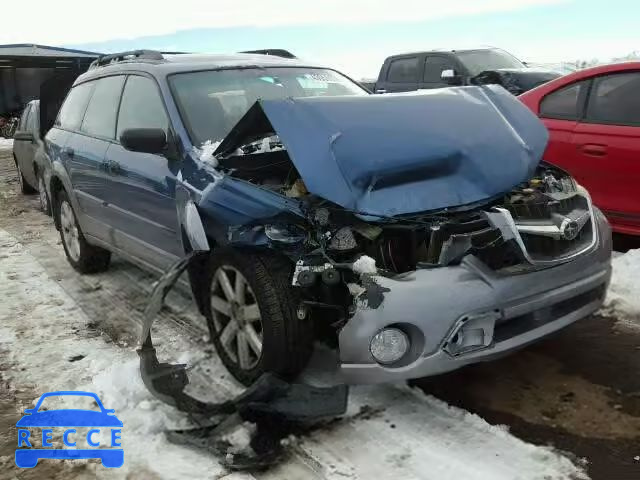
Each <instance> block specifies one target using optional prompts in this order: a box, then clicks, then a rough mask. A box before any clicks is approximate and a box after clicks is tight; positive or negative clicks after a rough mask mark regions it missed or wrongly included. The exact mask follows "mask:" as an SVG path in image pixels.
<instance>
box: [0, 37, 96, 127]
mask: <svg viewBox="0 0 640 480" xmlns="http://www.w3.org/2000/svg"><path fill="white" fill-rule="evenodd" d="M99 56H100V54H99V53H95V52H84V51H81V50H71V49H68V48H59V47H49V46H46V45H31V44H15V45H0V116H6V115H8V114H10V113H14V112H19V111H20V110H21V109H22V108H23V107H24V105H25V104H26V103H27V102H29V101H30V100H33V99H36V98H39V97H40V86H41V85H42V84H43V83H44V82H46V81H47V80H49V79H51V78H53V77H66V78H75V77H77V76H78V75H80V74H81V73H83V72H85V71H86V70H87V69H88V68H89V65H90V64H91V62H92V61H93V60H95V59H96V58H98V57H99Z"/></svg>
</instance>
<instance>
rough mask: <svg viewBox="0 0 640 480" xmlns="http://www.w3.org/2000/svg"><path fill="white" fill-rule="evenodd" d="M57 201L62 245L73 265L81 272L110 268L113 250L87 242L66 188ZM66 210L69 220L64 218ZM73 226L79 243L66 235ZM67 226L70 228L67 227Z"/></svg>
mask: <svg viewBox="0 0 640 480" xmlns="http://www.w3.org/2000/svg"><path fill="white" fill-rule="evenodd" d="M56 201H57V202H56V208H55V215H56V223H57V225H59V227H60V238H61V239H62V247H63V248H64V253H65V254H66V256H67V260H68V261H69V263H70V264H71V266H72V267H73V268H74V269H75V270H77V271H78V272H80V273H97V272H102V271H104V270H106V269H107V268H109V262H110V261H111V252H109V251H108V250H105V249H103V248H100V247H96V246H94V245H90V244H89V243H87V241H86V239H85V238H84V235H83V234H82V230H81V229H80V225H79V224H78V219H77V217H76V214H75V212H74V211H73V206H72V205H71V201H70V200H69V197H68V196H67V192H65V191H64V190H61V191H60V192H58V194H57V195H56ZM65 204H66V205H65ZM68 209H70V210H68ZM65 212H66V215H70V216H69V217H67V218H68V222H67V221H65V218H63V217H65ZM73 226H75V229H76V230H75V232H76V233H77V245H75V244H74V243H73V242H72V241H70V240H68V238H69V237H68V236H67V235H66V234H67V233H68V232H69V229H73ZM67 227H68V228H69V229H67ZM68 243H69V244H68Z"/></svg>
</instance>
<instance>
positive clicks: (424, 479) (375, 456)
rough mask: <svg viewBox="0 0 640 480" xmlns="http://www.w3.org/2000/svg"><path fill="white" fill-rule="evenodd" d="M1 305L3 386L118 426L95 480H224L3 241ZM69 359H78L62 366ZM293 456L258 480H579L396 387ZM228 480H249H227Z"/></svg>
mask: <svg viewBox="0 0 640 480" xmlns="http://www.w3.org/2000/svg"><path fill="white" fill-rule="evenodd" d="M0 298H2V299H3V301H2V303H0V348H1V349H7V350H9V354H8V356H6V358H4V360H5V361H6V362H9V363H13V364H15V365H16V368H12V369H11V370H10V371H8V372H7V373H8V375H9V378H8V379H7V380H8V381H9V383H10V384H11V385H13V386H14V387H16V386H22V387H25V386H29V385H31V386H34V387H35V388H36V389H37V394H38V395H39V394H41V393H43V392H45V391H52V390H83V389H84V390H88V391H93V392H95V393H97V394H98V395H99V397H100V398H101V399H102V401H103V403H104V405H105V407H106V408H114V409H115V410H116V415H117V416H118V418H120V419H121V420H122V421H123V423H124V428H123V433H122V438H123V448H124V451H125V464H124V466H123V468H121V469H118V470H105V469H103V468H102V467H101V466H100V465H97V464H94V465H91V467H94V471H95V474H96V476H98V477H99V478H107V477H108V478H125V477H126V478H142V477H138V476H137V475H136V474H141V475H147V477H153V478H163V479H165V478H166V479H172V478H204V477H205V476H206V477H207V478H218V477H217V476H218V475H223V474H224V471H223V469H222V468H221V466H220V465H219V463H218V462H217V461H216V459H215V458H213V457H211V456H210V455H206V454H204V453H201V452H199V451H196V450H191V449H187V448H183V447H179V446H176V445H172V444H170V443H168V442H167V441H166V439H165V437H164V435H163V433H162V432H163V430H164V429H166V428H179V427H182V426H184V425H185V422H186V419H185V417H184V416H183V415H182V414H180V413H178V412H177V411H175V410H174V409H172V408H171V407H169V406H167V405H164V404H162V403H160V402H159V401H157V400H155V399H153V397H152V396H151V395H150V394H149V393H148V392H147V390H146V389H145V387H144V386H143V384H142V382H141V380H140V377H139V373H138V359H137V355H136V353H135V352H134V351H133V350H129V349H123V348H119V347H117V346H116V345H114V344H113V343H106V342H105V341H104V339H102V338H101V337H93V338H92V337H90V336H88V335H87V322H88V321H89V319H88V318H87V317H86V316H85V314H84V313H83V311H82V310H80V309H79V308H78V306H77V305H76V304H75V303H74V301H73V300H72V299H71V298H70V297H69V296H68V295H67V294H66V293H65V291H64V290H62V288H61V287H60V286H59V285H58V284H57V283H56V282H55V281H54V280H53V279H51V278H50V277H48V276H47V274H46V272H45V271H44V270H43V268H42V267H41V266H40V265H39V264H38V261H37V259H36V258H35V257H33V256H32V255H31V254H30V253H29V252H28V251H27V250H26V249H25V248H24V247H23V246H22V245H21V244H19V243H18V242H17V241H16V240H15V239H14V238H13V237H12V236H11V235H10V234H8V233H7V232H5V231H4V230H1V229H0ZM169 343H171V342H169ZM173 346H175V345H173ZM177 353H180V352H177ZM76 355H85V357H84V358H83V359H82V360H79V361H75V362H69V358H71V357H73V356H76ZM164 359H166V357H165V356H162V355H161V360H164ZM219 376H220V375H212V380H211V382H212V383H211V384H210V385H211V388H212V389H213V390H218V391H219V390H220V389H222V390H223V391H224V388H225V387H224V385H221V384H220V380H216V379H215V378H218V377H219ZM214 377H215V378H214ZM16 388H17V387H16ZM34 400H35V399H34ZM363 412H364V413H365V414H364V415H363ZM294 445H295V446H294V447H293V448H294V452H295V454H294V455H293V456H292V458H291V459H290V460H289V461H288V462H287V463H284V464H282V465H280V466H278V467H276V468H275V469H274V470H271V471H269V472H266V473H260V474H256V477H257V478H261V479H278V478H291V479H306V478H313V479H322V478H324V479H331V480H334V479H341V480H344V479H345V478H347V479H354V480H355V479H368V478H378V479H381V480H382V479H387V478H389V479H395V478H402V479H421V480H449V479H451V480H453V479H455V480H459V479H461V478H464V479H465V480H501V479H504V480H512V479H515V478H517V479H520V480H526V479H540V480H542V479H554V480H556V479H569V478H572V479H576V478H586V477H585V475H584V473H583V471H582V470H581V469H580V468H579V467H576V466H575V465H574V464H573V463H571V461H570V460H568V459H567V458H566V457H564V456H562V455H560V454H558V453H557V452H555V451H554V450H553V449H551V448H548V447H538V446H534V445H531V444H527V443H525V442H523V441H521V440H519V439H518V438H516V437H514V436H512V435H511V434H509V433H508V431H507V430H506V428H504V427H501V426H491V425H489V424H487V423H486V422H485V421H484V420H482V419H481V418H480V417H478V416H476V415H472V414H470V413H468V412H466V411H464V410H461V409H458V408H454V407H450V406H448V405H447V404H445V403H443V402H442V401H439V400H437V399H435V398H433V397H431V396H426V395H424V394H423V393H422V392H420V391H417V390H414V389H410V388H409V387H407V386H406V385H404V384H402V385H400V386H393V385H381V386H364V387H357V388H353V389H352V391H351V396H350V403H349V410H348V412H347V415H346V416H345V418H344V419H343V420H342V421H341V422H338V423H337V424H334V425H333V426H331V427H330V428H325V429H321V430H318V431H316V432H314V433H313V434H311V435H310V436H308V437H306V438H303V439H300V440H299V441H298V442H295V443H294ZM36 468H37V467H36ZM149 473H151V475H149ZM147 477H144V478H147ZM234 477H236V478H248V476H246V475H242V476H239V475H234V476H227V477H225V478H226V479H231V478H234Z"/></svg>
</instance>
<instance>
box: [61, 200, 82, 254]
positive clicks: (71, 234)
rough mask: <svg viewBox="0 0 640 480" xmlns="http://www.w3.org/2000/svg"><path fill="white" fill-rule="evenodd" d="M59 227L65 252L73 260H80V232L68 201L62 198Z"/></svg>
mask: <svg viewBox="0 0 640 480" xmlns="http://www.w3.org/2000/svg"><path fill="white" fill-rule="evenodd" d="M60 228H61V229H62V238H63V240H64V244H65V246H66V247H67V252H69V256H70V257H71V259H72V260H73V261H74V262H77V261H78V260H80V233H79V232H78V226H77V224H76V217H75V215H74V214H73V209H72V208H71V205H70V204H69V202H68V201H66V200H63V201H62V203H61V204H60Z"/></svg>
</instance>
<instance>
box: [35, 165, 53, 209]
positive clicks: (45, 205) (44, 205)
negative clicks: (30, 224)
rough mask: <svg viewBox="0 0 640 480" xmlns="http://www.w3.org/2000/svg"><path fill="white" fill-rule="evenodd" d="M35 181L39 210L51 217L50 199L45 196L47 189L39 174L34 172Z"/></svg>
mask: <svg viewBox="0 0 640 480" xmlns="http://www.w3.org/2000/svg"><path fill="white" fill-rule="evenodd" d="M36 180H37V181H38V198H39V200H40V210H42V212H43V213H45V214H47V215H49V216H51V199H50V198H49V195H48V194H47V189H46V187H45V183H44V177H43V176H42V173H41V172H36Z"/></svg>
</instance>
